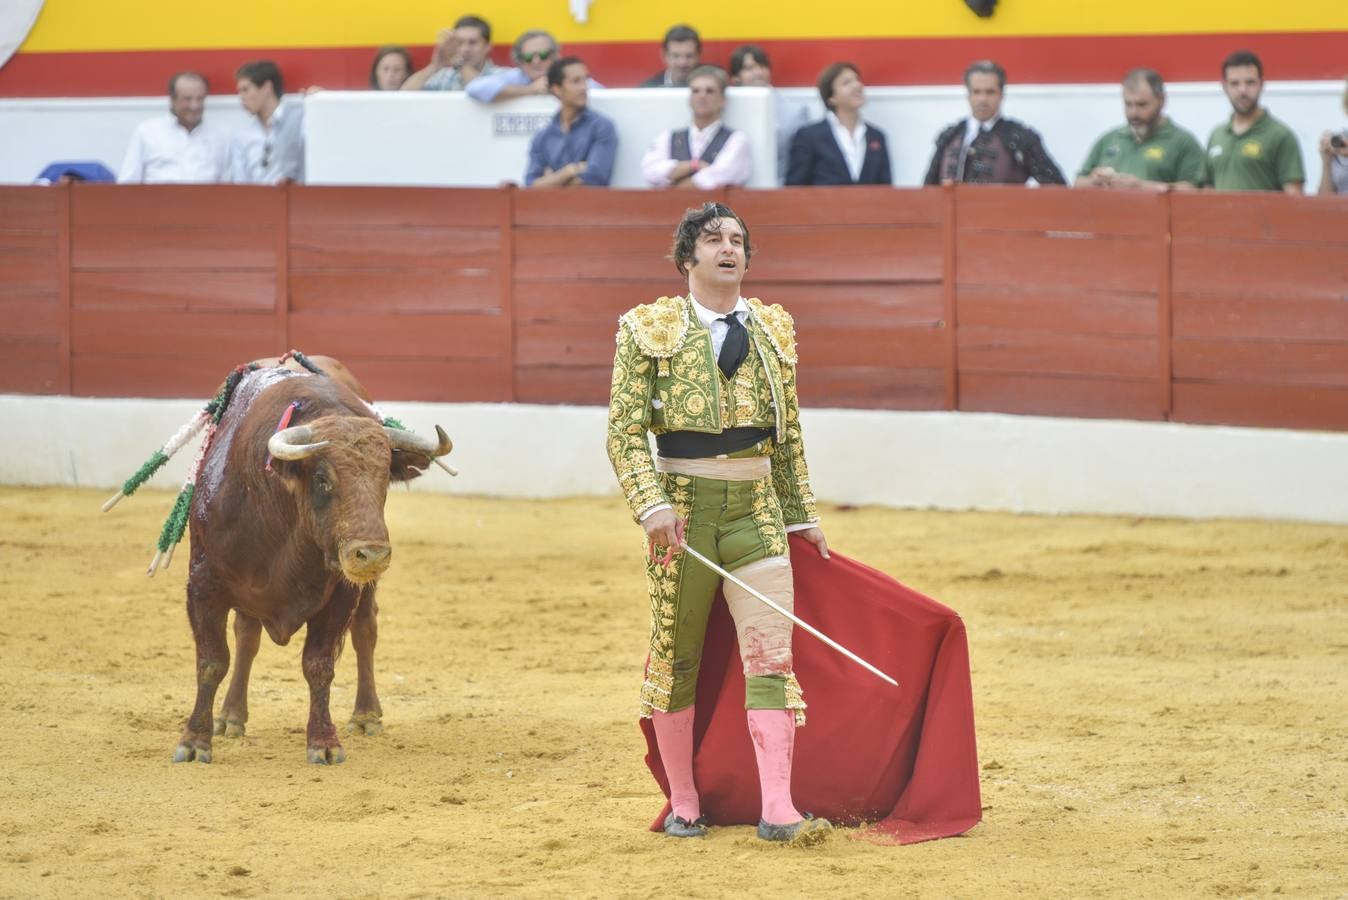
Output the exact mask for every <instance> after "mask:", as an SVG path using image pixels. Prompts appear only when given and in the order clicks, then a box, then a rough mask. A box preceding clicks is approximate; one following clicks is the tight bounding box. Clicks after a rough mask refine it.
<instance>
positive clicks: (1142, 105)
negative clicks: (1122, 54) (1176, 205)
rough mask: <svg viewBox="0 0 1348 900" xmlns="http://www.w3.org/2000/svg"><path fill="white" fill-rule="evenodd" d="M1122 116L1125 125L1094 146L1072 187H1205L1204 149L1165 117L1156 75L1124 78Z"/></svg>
mask: <svg viewBox="0 0 1348 900" xmlns="http://www.w3.org/2000/svg"><path fill="white" fill-rule="evenodd" d="M1123 112H1124V115H1125V116H1126V117H1127V119H1128V124H1127V125H1125V126H1123V127H1122V128H1116V129H1114V130H1113V131H1110V132H1107V133H1106V134H1105V135H1103V136H1102V137H1101V138H1100V139H1099V140H1098V141H1096V142H1095V146H1093V147H1091V152H1090V154H1089V155H1088V156H1087V157H1086V162H1085V163H1084V164H1083V165H1082V167H1081V172H1080V173H1079V174H1078V175H1077V179H1076V187H1079V188H1083V187H1084V188H1115V189H1124V190H1146V191H1165V190H1169V189H1171V188H1196V187H1201V186H1202V185H1203V182H1204V162H1203V148H1202V146H1201V145H1200V144H1199V143H1198V139H1197V138H1196V137H1194V136H1193V135H1192V134H1190V133H1189V132H1187V131H1185V130H1184V129H1183V128H1180V127H1179V126H1178V125H1176V124H1175V123H1173V122H1171V121H1170V117H1169V116H1167V115H1166V114H1165V82H1163V81H1162V80H1161V76H1160V74H1158V73H1157V72H1156V71H1155V70H1153V69H1134V70H1133V71H1131V72H1129V73H1128V74H1127V75H1126V76H1125V77H1124V79H1123Z"/></svg>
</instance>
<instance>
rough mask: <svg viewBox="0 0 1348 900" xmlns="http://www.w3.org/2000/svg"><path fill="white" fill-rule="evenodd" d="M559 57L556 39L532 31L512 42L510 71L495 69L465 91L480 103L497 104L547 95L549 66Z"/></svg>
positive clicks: (538, 31)
mask: <svg viewBox="0 0 1348 900" xmlns="http://www.w3.org/2000/svg"><path fill="white" fill-rule="evenodd" d="M560 55H561V54H560V53H559V48H558V46H557V39H556V38H554V37H553V36H552V35H551V34H549V33H548V32H546V31H540V30H538V29H531V30H529V31H526V32H524V34H522V35H520V36H519V37H518V38H516V39H515V46H514V47H512V48H511V50H510V58H511V59H513V60H514V61H515V68H513V69H497V70H496V71H494V72H488V73H484V74H483V75H480V76H478V77H477V78H476V79H474V80H473V81H472V82H471V83H470V84H469V85H468V87H467V88H466V89H465V91H466V93H467V94H468V96H469V97H472V98H473V99H474V100H477V101H478V102H479V103H500V102H502V101H504V100H512V99H514V98H515V97H533V96H538V95H540V94H546V93H547V92H548V66H550V65H551V64H552V61H553V60H554V59H556V58H557V57H558V56H560Z"/></svg>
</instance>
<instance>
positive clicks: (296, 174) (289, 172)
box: [229, 59, 304, 184]
mask: <svg viewBox="0 0 1348 900" xmlns="http://www.w3.org/2000/svg"><path fill="white" fill-rule="evenodd" d="M234 77H235V78H236V79H238V87H239V102H241V103H242V104H243V108H244V109H245V110H246V111H247V112H248V114H249V115H251V116H252V117H253V118H252V121H250V122H249V123H248V124H247V125H245V126H244V127H243V130H242V131H239V132H237V133H236V134H235V135H234V139H233V141H232V142H231V143H230V147H229V177H230V180H231V181H233V182H234V183H235V184H280V183H281V182H285V181H303V180H304V105H303V103H302V102H300V101H295V102H294V103H289V102H286V103H283V102H282V97H283V96H284V91H285V88H284V86H283V84H282V81H281V70H280V69H279V68H277V66H276V63H274V62H272V61H271V60H269V59H263V60H258V61H257V62H250V63H244V64H243V65H241V66H239V68H238V70H237V71H235V73H234Z"/></svg>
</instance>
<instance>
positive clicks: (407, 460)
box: [388, 450, 431, 481]
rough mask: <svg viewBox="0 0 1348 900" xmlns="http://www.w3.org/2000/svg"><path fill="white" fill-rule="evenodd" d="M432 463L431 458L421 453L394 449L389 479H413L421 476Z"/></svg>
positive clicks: (389, 468)
mask: <svg viewBox="0 0 1348 900" xmlns="http://www.w3.org/2000/svg"><path fill="white" fill-rule="evenodd" d="M430 464H431V461H430V459H428V458H427V457H425V456H423V455H422V454H420V453H413V452H412V451H410V450H394V451H393V457H392V459H391V460H390V462H389V467H388V478H389V481H411V480H412V479H413V478H420V477H421V474H422V473H423V472H425V471H426V469H427V468H428V467H429V466H430Z"/></svg>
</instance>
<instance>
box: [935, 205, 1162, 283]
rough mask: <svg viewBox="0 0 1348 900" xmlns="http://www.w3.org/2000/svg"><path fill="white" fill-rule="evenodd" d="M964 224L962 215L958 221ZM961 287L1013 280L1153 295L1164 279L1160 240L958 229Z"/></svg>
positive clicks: (958, 271) (958, 261)
mask: <svg viewBox="0 0 1348 900" xmlns="http://www.w3.org/2000/svg"><path fill="white" fill-rule="evenodd" d="M960 221H961V222H963V219H961V220H960ZM959 242H960V248H959V259H958V260H957V265H956V271H957V278H958V289H959V290H960V291H961V292H962V291H963V290H964V288H966V287H968V286H972V285H980V284H982V285H1002V284H1015V285H1017V286H1019V287H1022V288H1025V289H1030V288H1040V287H1047V288H1051V289H1057V290H1062V289H1066V288H1081V289H1096V288H1099V287H1101V286H1108V287H1109V288H1110V289H1112V290H1115V291H1123V292H1131V293H1155V291H1156V290H1157V287H1158V285H1159V284H1160V281H1161V273H1160V272H1159V271H1158V269H1157V265H1156V242H1155V241H1154V240H1153V239H1151V238H1141V237H1091V236H1074V235H1071V234H1068V233H1066V232H1060V233H1058V234H1056V235H1035V234H1022V233H1003V234H998V233H995V232H987V231H966V230H965V229H964V228H962V227H961V228H960V232H959Z"/></svg>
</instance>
